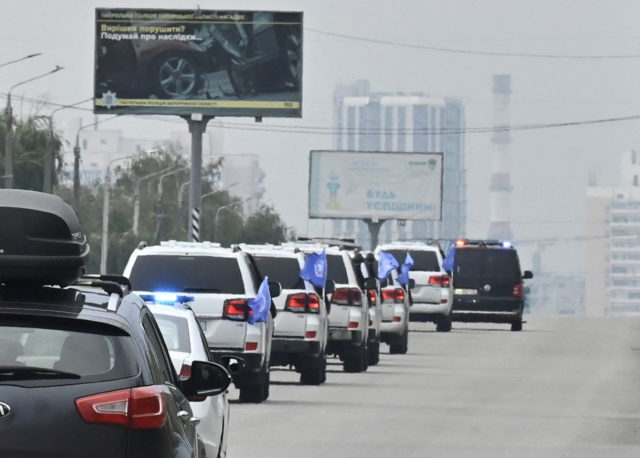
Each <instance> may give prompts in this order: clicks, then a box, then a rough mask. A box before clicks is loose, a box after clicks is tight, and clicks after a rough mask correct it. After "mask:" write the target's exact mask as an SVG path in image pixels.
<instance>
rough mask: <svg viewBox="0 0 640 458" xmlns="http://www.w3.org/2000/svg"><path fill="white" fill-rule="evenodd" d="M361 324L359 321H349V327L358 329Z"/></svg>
mask: <svg viewBox="0 0 640 458" xmlns="http://www.w3.org/2000/svg"><path fill="white" fill-rule="evenodd" d="M358 326H360V323H358V322H357V321H349V329H357V328H358Z"/></svg>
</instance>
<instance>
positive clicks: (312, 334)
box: [304, 331, 318, 339]
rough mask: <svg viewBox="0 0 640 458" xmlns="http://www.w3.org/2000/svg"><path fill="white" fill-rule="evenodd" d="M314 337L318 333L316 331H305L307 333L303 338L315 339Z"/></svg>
mask: <svg viewBox="0 0 640 458" xmlns="http://www.w3.org/2000/svg"><path fill="white" fill-rule="evenodd" d="M316 335H318V333H317V332H316V331H307V332H306V333H305V334H304V337H305V338H306V339H315V338H316Z"/></svg>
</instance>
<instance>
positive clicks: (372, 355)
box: [368, 340, 380, 366]
mask: <svg viewBox="0 0 640 458" xmlns="http://www.w3.org/2000/svg"><path fill="white" fill-rule="evenodd" d="M368 357H369V358H368V363H369V366H375V365H376V364H378V363H379V362H380V341H379V340H376V341H375V342H371V343H370V344H369V350H368Z"/></svg>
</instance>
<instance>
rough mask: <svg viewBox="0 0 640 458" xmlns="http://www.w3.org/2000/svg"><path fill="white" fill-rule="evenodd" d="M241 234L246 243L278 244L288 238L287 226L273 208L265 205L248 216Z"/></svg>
mask: <svg viewBox="0 0 640 458" xmlns="http://www.w3.org/2000/svg"><path fill="white" fill-rule="evenodd" d="M241 235H242V241H244V242H245V243H252V244H253V243H258V244H260V243H272V244H278V243H282V242H284V241H285V240H286V239H287V226H286V224H284V222H283V221H282V220H281V219H280V215H278V214H277V213H276V212H275V211H274V210H273V209H272V208H270V207H266V206H263V207H260V209H259V210H258V212H257V213H254V214H253V215H251V216H249V218H247V221H246V222H245V224H244V228H243V230H242V233H241Z"/></svg>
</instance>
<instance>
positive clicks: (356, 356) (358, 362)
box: [342, 347, 367, 373]
mask: <svg viewBox="0 0 640 458" xmlns="http://www.w3.org/2000/svg"><path fill="white" fill-rule="evenodd" d="M342 367H343V370H344V371H345V372H351V373H355V372H362V371H365V370H366V369H367V349H366V347H360V348H358V350H357V351H356V352H354V353H352V354H350V355H348V356H346V357H345V358H344V364H343V366H342Z"/></svg>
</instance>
